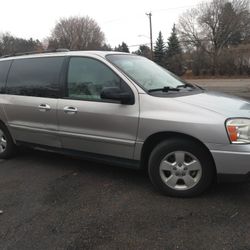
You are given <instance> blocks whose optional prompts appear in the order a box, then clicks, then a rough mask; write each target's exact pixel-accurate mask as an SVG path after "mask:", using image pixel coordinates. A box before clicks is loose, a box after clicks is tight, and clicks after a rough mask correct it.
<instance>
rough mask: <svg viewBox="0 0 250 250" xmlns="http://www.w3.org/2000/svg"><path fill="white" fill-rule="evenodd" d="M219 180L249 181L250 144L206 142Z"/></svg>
mask: <svg viewBox="0 0 250 250" xmlns="http://www.w3.org/2000/svg"><path fill="white" fill-rule="evenodd" d="M207 147H208V148H209V150H210V152H211V154H212V156H213V158H214V162H215V166H216V170H217V174H218V180H219V181H234V182H238V181H248V180H249V181H250V145H234V144H230V145H220V144H207Z"/></svg>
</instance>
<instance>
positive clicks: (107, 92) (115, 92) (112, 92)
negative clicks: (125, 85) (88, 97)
mask: <svg viewBox="0 0 250 250" xmlns="http://www.w3.org/2000/svg"><path fill="white" fill-rule="evenodd" d="M101 98H102V99H107V100H114V101H120V102H121V104H134V97H133V95H132V94H131V93H129V92H125V91H122V90H121V89H120V88H117V87H106V88H103V90H102V91H101Z"/></svg>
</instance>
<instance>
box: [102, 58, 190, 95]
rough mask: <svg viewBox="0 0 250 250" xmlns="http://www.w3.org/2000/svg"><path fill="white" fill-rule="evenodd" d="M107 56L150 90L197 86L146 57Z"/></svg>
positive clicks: (145, 88)
mask: <svg viewBox="0 0 250 250" xmlns="http://www.w3.org/2000/svg"><path fill="white" fill-rule="evenodd" d="M106 58H107V59H108V60H109V61H110V62H111V63H112V64H114V65H115V66H116V67H118V68H119V69H120V70H121V71H123V72H124V73H125V74H126V75H128V76H129V77H130V78H131V79H132V80H134V81H135V82H136V83H137V84H139V85H140V86H141V87H142V88H143V89H144V90H146V91H148V92H154V91H162V92H169V91H171V90H180V89H184V88H186V87H189V89H190V88H195V87H194V86H192V85H191V84H187V83H185V82H184V81H183V80H181V79H180V78H178V77H177V76H175V75H174V74H172V73H170V72H169V71H167V70H166V69H164V68H162V67H161V66H159V65H157V64H156V63H154V62H152V61H150V60H149V59H147V58H145V57H142V56H136V55H124V54H112V55H107V56H106ZM182 87H183V88H182Z"/></svg>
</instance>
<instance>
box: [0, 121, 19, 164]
mask: <svg viewBox="0 0 250 250" xmlns="http://www.w3.org/2000/svg"><path fill="white" fill-rule="evenodd" d="M14 151H15V143H14V142H13V140H12V137H11V135H10V133H9V131H8V129H7V128H6V127H5V126H4V125H2V124H0V159H8V158H10V157H11V156H12V155H13V153H14Z"/></svg>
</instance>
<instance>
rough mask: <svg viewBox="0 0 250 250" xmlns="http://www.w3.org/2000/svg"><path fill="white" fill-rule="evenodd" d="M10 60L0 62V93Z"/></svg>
mask: <svg viewBox="0 0 250 250" xmlns="http://www.w3.org/2000/svg"><path fill="white" fill-rule="evenodd" d="M10 64H11V61H1V62H0V93H4V89H5V83H6V78H7V74H8V71H9V67H10Z"/></svg>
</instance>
